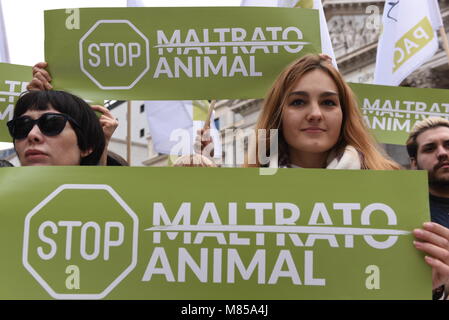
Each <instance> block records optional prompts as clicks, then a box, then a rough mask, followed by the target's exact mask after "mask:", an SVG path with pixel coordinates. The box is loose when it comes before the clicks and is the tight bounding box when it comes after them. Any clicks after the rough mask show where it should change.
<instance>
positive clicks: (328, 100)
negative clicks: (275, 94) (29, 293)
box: [282, 69, 343, 157]
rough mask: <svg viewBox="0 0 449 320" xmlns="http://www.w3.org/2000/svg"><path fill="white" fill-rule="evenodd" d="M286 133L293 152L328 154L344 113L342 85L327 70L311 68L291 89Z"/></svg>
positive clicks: (284, 121)
mask: <svg viewBox="0 0 449 320" xmlns="http://www.w3.org/2000/svg"><path fill="white" fill-rule="evenodd" d="M283 108H284V109H283V113H282V133H283V136H284V138H285V141H286V143H287V144H288V147H289V151H290V154H295V155H296V156H299V157H301V156H302V155H307V154H314V155H315V156H316V155H317V154H321V155H323V156H325V155H327V152H328V151H329V150H330V149H332V147H334V146H335V144H336V143H337V141H338V138H339V136H340V131H341V125H342V120H343V113H342V109H341V106H340V100H339V94H338V88H337V86H336V84H335V82H334V80H333V79H332V78H331V77H330V76H329V75H328V74H327V73H325V72H324V71H322V70H319V69H315V70H312V71H309V72H307V73H306V74H305V75H304V76H303V77H302V78H301V79H299V80H298V82H296V83H295V84H294V86H293V88H292V91H291V92H289V93H288V96H287V99H286V102H285V105H284V106H283Z"/></svg>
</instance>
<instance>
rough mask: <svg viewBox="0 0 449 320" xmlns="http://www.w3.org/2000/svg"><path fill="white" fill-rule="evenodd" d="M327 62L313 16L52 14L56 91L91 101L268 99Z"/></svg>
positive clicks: (48, 28) (49, 31)
mask: <svg viewBox="0 0 449 320" xmlns="http://www.w3.org/2000/svg"><path fill="white" fill-rule="evenodd" d="M250 17H257V18H255V19H251V18H250ZM319 52H321V41H320V29H319V18H318V11H317V10H312V9H298V8H254V7H213V8H211V7H197V8H195V7H189V8H154V7H153V8H101V9H100V8H84V9H67V10H50V11H45V57H46V61H47V62H48V63H49V70H50V73H51V74H52V77H53V85H54V87H55V88H57V89H63V90H68V91H70V92H72V93H75V94H77V95H79V96H81V97H83V98H90V97H95V98H96V99H98V98H99V97H100V98H101V97H102V98H104V99H121V100H125V99H126V100H133V99H134V100H184V99H186V100H198V99H221V98H223V99H231V98H232V99H236V98H239V99H240V98H241V99H243V98H257V97H264V96H265V94H266V91H267V90H268V88H269V87H270V86H271V84H272V82H273V81H274V79H275V77H276V76H277V75H278V74H279V73H280V72H281V70H282V69H283V68H284V67H285V66H286V65H288V64H289V63H290V62H292V61H293V60H295V59H296V58H298V57H299V56H301V55H304V54H306V53H319Z"/></svg>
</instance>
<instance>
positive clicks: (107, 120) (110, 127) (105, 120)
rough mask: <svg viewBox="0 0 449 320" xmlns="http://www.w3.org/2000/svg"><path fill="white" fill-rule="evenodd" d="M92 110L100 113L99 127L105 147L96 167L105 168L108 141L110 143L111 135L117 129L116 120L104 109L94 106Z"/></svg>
mask: <svg viewBox="0 0 449 320" xmlns="http://www.w3.org/2000/svg"><path fill="white" fill-rule="evenodd" d="M92 109H94V110H95V111H98V112H100V113H102V115H101V116H100V119H99V120H100V124H101V127H102V128H103V133H104V139H105V145H104V151H103V154H102V155H101V158H100V162H99V163H98V165H100V166H105V165H106V164H107V157H108V145H109V141H111V138H112V135H113V134H114V131H115V129H117V127H118V120H117V119H116V118H115V117H114V116H113V115H112V113H111V112H110V111H109V109H108V108H106V107H103V106H98V105H94V106H92Z"/></svg>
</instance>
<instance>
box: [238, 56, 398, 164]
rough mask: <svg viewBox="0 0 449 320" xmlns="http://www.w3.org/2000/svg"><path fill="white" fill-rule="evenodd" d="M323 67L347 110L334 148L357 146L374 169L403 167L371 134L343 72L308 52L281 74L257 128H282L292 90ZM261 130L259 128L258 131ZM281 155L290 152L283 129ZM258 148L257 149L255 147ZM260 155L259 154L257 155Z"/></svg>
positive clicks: (267, 100) (365, 161)
mask: <svg viewBox="0 0 449 320" xmlns="http://www.w3.org/2000/svg"><path fill="white" fill-rule="evenodd" d="M317 69H318V70H322V71H324V72H325V73H326V74H328V75H329V76H330V77H331V78H332V79H333V80H334V82H335V84H336V86H337V88H338V93H339V99H340V104H341V108H342V113H343V120H342V130H341V131H340V137H339V139H338V141H337V143H336V144H335V146H334V147H333V150H334V151H335V152H337V154H340V153H341V152H342V151H343V150H344V149H345V147H346V146H347V145H351V146H353V147H354V148H355V149H356V150H357V151H358V152H359V154H360V155H361V161H362V168H363V169H374V170H393V169H400V168H401V167H400V166H399V165H398V164H397V163H395V162H394V161H392V160H391V159H389V158H388V156H386V155H384V154H383V152H381V150H380V147H379V145H378V143H377V142H376V141H375V139H374V138H373V136H372V135H371V134H370V132H369V129H368V128H367V126H366V124H365V122H364V120H363V117H362V114H361V113H360V110H359V108H358V106H357V100H356V97H355V95H354V93H353V91H352V90H351V88H350V87H349V86H348V85H347V84H346V82H345V81H344V80H343V78H342V76H341V75H340V73H339V72H338V71H337V70H336V69H335V68H334V67H333V66H332V64H331V63H330V62H329V61H328V60H327V59H326V58H324V57H322V56H319V55H306V56H304V57H302V58H300V59H298V60H296V61H295V62H293V63H292V64H290V65H289V66H288V67H287V68H286V69H284V71H282V73H281V74H280V75H279V76H278V78H277V79H276V81H275V82H274V84H273V86H272V87H271V89H270V90H269V92H268V94H267V96H266V98H265V103H264V107H263V109H262V111H261V113H260V115H259V119H258V121H257V124H256V130H258V129H265V130H267V132H269V130H270V129H281V126H282V121H281V119H282V112H283V109H284V105H285V104H286V99H287V97H288V93H289V92H291V90H292V88H293V86H294V85H295V84H296V83H297V82H298V80H299V79H301V77H303V76H304V75H305V74H306V73H308V72H310V71H312V70H317ZM256 132H258V131H256ZM278 134H279V142H278V143H279V144H278V145H279V155H280V157H282V156H285V155H288V149H289V146H288V145H287V143H286V141H285V139H284V137H283V136H282V130H279V133H278ZM265 142H266V146H267V147H266V148H267V153H268V152H269V146H270V137H269V136H268V137H267V138H266V140H265ZM255 147H256V153H255V154H257V151H258V149H259V145H258V142H256V144H255ZM251 151H254V150H251ZM256 158H257V157H256ZM255 160H256V164H245V166H247V167H260V166H261V165H260V162H259V159H255Z"/></svg>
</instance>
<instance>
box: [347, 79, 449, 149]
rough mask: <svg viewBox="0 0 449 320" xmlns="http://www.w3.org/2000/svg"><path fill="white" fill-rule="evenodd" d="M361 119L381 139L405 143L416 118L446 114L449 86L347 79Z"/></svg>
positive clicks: (393, 142)
mask: <svg viewBox="0 0 449 320" xmlns="http://www.w3.org/2000/svg"><path fill="white" fill-rule="evenodd" d="M350 86H351V88H352V89H353V90H354V93H355V94H356V96H357V98H358V102H359V107H360V109H361V111H362V114H363V116H364V119H365V121H366V123H367V124H368V127H369V128H370V129H371V130H372V132H373V133H374V135H375V136H376V138H377V140H378V141H379V142H381V143H391V144H399V145H404V144H405V142H406V140H407V138H408V134H409V132H410V130H411V129H412V128H413V126H414V125H415V123H416V122H418V121H420V120H423V119H425V118H428V117H443V118H445V119H448V118H449V90H446V89H427V88H407V87H393V86H380V85H372V84H361V83H350Z"/></svg>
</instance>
